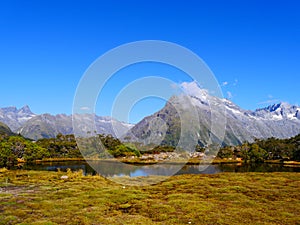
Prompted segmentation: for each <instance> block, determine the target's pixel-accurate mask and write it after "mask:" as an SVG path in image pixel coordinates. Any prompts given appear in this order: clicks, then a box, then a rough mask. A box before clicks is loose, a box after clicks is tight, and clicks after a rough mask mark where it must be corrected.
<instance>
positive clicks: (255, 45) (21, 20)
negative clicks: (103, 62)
mask: <svg viewBox="0 0 300 225" xmlns="http://www.w3.org/2000/svg"><path fill="white" fill-rule="evenodd" d="M299 12H300V2H299V1H297V0H295V1H290V0H286V1H276V0H273V1H268V0H266V1H258V0H251V1H247V0H246V1H240V0H237V1H230V0H224V1H214V0H212V1H200V0H199V1H156V0H155V1H153V0H152V1H121V0H120V1H89V0H88V1H66V0H61V1H55V0H51V1H47V0H45V1H21V0H20V1H14V0H4V1H0V32H1V33H0V65H1V66H0V76H1V88H0V96H1V100H0V107H6V106H11V105H14V106H17V107H21V106H23V105H26V104H27V105H29V106H30V107H31V109H32V111H33V112H35V113H45V112H49V113H52V114H57V113H66V114H70V113H71V111H72V103H73V97H74V93H75V90H76V87H77V84H78V82H79V80H80V78H81V76H82V75H83V73H84V71H85V70H86V69H87V68H88V66H89V65H90V64H91V63H92V62H93V61H94V60H96V59H97V58H98V57H99V56H101V55H102V54H104V53H105V52H106V51H108V50H110V49H112V48H114V47H117V46H118V45H121V44H125V43H127V42H132V41H138V40H149V39H152V40H153V39H154V40H165V41H170V42H174V43H177V44H179V45H182V46H184V47H187V48H189V49H190V50H192V51H193V52H195V53H196V54H198V55H199V56H200V57H201V58H202V59H203V60H204V61H205V62H206V63H207V65H208V66H209V67H210V68H211V70H212V71H213V72H214V74H215V76H216V78H217V79H218V81H219V82H220V84H221V85H222V90H223V92H224V96H225V97H231V99H232V101H233V102H235V103H236V104H238V105H239V106H241V107H242V108H245V109H255V108H260V107H264V106H266V105H268V104H269V103H273V102H278V101H286V102H289V103H291V104H299V103H300V101H299V100H300V99H299V96H300V95H299V86H300V13H299ZM178 81H180V79H179V80H178ZM115 82H117V81H115ZM229 92H230V93H229ZM160 104H161V102H159V101H157V102H156V103H155V101H154V103H153V106H154V108H151V107H149V109H146V108H144V111H143V112H142V114H140V116H141V115H144V114H145V115H146V114H148V113H152V112H153V111H156V109H157V108H155V107H160V106H161V105H160ZM148 105H151V104H148ZM137 108H138V107H137ZM142 108H143V107H140V109H139V110H142ZM99 113H103V114H105V113H106V112H105V111H103V112H99ZM135 113H136V114H138V110H137V111H136V112H135ZM138 117H139V116H138V115H136V116H133V118H132V119H131V120H132V121H131V122H136V120H138Z"/></svg>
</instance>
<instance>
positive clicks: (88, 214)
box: [0, 170, 300, 225]
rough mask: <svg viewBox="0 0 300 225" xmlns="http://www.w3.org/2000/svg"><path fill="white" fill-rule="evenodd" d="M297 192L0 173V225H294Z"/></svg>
mask: <svg viewBox="0 0 300 225" xmlns="http://www.w3.org/2000/svg"><path fill="white" fill-rule="evenodd" d="M64 175H65V176H68V179H61V177H62V176H64ZM120 179H121V178H120ZM123 179H124V178H123ZM137 179H144V178H132V182H135V181H137ZM151 179H153V180H155V179H156V178H155V177H153V178H151ZM299 192H300V173H220V174H215V175H180V176H173V177H170V178H169V179H168V180H166V181H164V182H160V183H158V184H156V185H148V186H127V185H126V186H124V185H122V184H118V183H115V182H112V181H110V180H107V179H104V178H102V177H100V176H83V175H82V173H81V172H71V171H68V172H45V171H22V170H19V171H7V170H1V172H0V224H5V225H6V224H230V225H231V224H299V221H300V196H299Z"/></svg>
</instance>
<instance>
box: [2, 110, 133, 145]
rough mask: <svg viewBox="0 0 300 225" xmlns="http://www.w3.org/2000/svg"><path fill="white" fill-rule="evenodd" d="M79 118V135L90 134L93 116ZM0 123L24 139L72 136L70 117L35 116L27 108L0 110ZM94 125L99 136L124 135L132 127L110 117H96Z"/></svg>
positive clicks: (61, 115) (60, 115)
mask: <svg viewBox="0 0 300 225" xmlns="http://www.w3.org/2000/svg"><path fill="white" fill-rule="evenodd" d="M80 118H81V120H80V122H81V126H82V134H81V135H85V134H86V133H87V132H91V131H90V126H89V125H90V120H91V119H94V115H83V116H80ZM0 122H3V123H4V124H7V125H8V126H9V127H10V128H11V129H12V131H14V132H15V133H20V134H21V135H23V136H24V137H26V138H30V139H33V140H37V139H40V138H51V137H55V136H56V135H57V134H58V133H62V134H73V124H72V115H65V114H58V115H51V114H41V115H36V114H34V113H32V112H31V110H30V108H29V107H28V106H24V107H23V108H21V109H17V108H16V107H7V108H2V109H0ZM95 124H96V131H97V133H101V134H114V128H116V129H118V131H121V132H123V133H125V132H126V131H128V130H129V129H130V128H131V127H132V126H133V125H131V124H127V123H123V122H119V121H117V120H115V119H112V118H110V117H101V116H97V115H96V116H95ZM112 124H113V125H112ZM92 132H93V131H92Z"/></svg>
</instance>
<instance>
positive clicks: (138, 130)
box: [126, 82, 300, 146]
mask: <svg viewBox="0 0 300 225" xmlns="http://www.w3.org/2000/svg"><path fill="white" fill-rule="evenodd" d="M181 87H182V89H183V90H184V91H185V93H186V94H187V95H188V97H189V98H190V99H189V101H190V102H191V105H192V106H189V105H187V102H189V101H187V99H186V96H173V97H172V98H171V99H170V100H169V101H168V102H167V104H166V105H165V106H164V108H162V109H161V110H159V111H158V112H156V113H154V114H153V115H151V116H148V117H146V118H144V119H143V120H142V121H140V122H139V123H138V124H136V125H135V126H134V127H133V128H132V129H131V130H130V131H129V132H128V133H127V134H126V135H127V136H128V137H130V138H131V139H133V140H136V141H138V140H139V141H141V140H147V139H148V140H149V137H151V136H152V137H151V138H150V140H151V141H152V142H153V140H154V142H160V143H163V144H167V145H173V146H176V144H177V143H178V141H179V139H180V116H179V115H178V114H177V113H176V110H177V111H178V109H180V108H181V109H182V110H185V111H187V112H188V111H189V110H188V109H189V108H192V107H193V108H194V109H196V111H197V114H198V118H197V120H198V121H199V123H200V124H197V128H196V127H195V126H193V124H192V123H191V124H190V129H191V130H193V129H198V130H197V131H196V135H197V136H198V137H196V138H197V139H198V144H199V145H200V146H206V145H208V144H211V143H219V144H222V145H237V144H241V143H243V142H245V141H248V142H253V141H254V140H255V139H267V138H270V137H275V138H280V139H281V138H289V137H292V136H295V135H297V134H299V133H300V107H299V106H293V105H290V104H288V103H278V104H274V105H271V106H268V107H266V108H261V109H257V110H255V111H249V110H244V109H242V108H240V107H239V106H237V105H236V104H234V103H233V102H231V101H230V100H228V99H224V98H218V97H215V96H212V95H209V93H208V91H206V90H204V89H201V88H200V87H199V86H198V85H197V83H195V82H190V83H186V82H184V83H182V84H181ZM192 117H193V116H190V119H191V120H195V118H192ZM153 121H164V124H165V127H167V128H166V129H167V130H166V132H165V136H164V137H163V139H162V138H161V137H162V132H161V129H162V124H163V123H162V122H160V123H157V122H153ZM195 121H196V120H195ZM212 121H213V123H214V124H213V127H214V131H213V130H212ZM223 126H224V128H225V132H224V133H223V134H222V132H220V131H218V128H220V129H221V130H222V127H223ZM199 127H200V129H199ZM223 136H224V137H223ZM155 137H156V138H157V139H158V141H156V140H155ZM191 139H193V138H191ZM144 144H149V142H147V141H146V142H144Z"/></svg>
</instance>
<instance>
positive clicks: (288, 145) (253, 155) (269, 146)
mask: <svg viewBox="0 0 300 225" xmlns="http://www.w3.org/2000/svg"><path fill="white" fill-rule="evenodd" d="M218 157H219V158H242V159H243V160H244V161H250V162H263V161H265V160H295V161H300V135H297V136H295V137H292V138H289V139H276V138H269V139H267V140H255V142H254V143H248V142H245V143H243V144H242V145H239V146H226V147H224V148H222V149H220V151H219V152H218Z"/></svg>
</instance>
